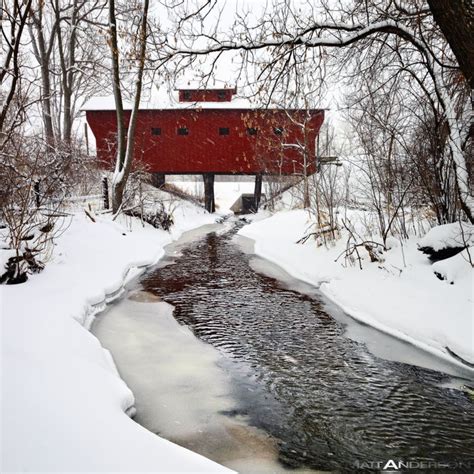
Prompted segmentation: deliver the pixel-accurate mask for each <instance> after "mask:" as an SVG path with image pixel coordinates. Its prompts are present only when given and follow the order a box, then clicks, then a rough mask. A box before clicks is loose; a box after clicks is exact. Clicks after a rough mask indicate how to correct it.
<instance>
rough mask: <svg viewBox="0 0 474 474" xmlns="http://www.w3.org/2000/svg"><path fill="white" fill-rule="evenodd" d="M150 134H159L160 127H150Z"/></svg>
mask: <svg viewBox="0 0 474 474" xmlns="http://www.w3.org/2000/svg"><path fill="white" fill-rule="evenodd" d="M151 134H152V135H161V128H159V127H152V129H151Z"/></svg>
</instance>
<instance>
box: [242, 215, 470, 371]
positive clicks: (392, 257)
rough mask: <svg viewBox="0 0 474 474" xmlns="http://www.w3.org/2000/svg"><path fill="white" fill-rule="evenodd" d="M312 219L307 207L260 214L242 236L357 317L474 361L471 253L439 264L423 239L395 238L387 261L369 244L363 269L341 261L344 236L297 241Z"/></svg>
mask: <svg viewBox="0 0 474 474" xmlns="http://www.w3.org/2000/svg"><path fill="white" fill-rule="evenodd" d="M349 214H350V215H349V216H348V217H350V219H351V221H352V222H355V221H356V220H357V218H358V217H359V218H360V217H362V216H361V213H360V212H357V211H353V212H352V213H351V212H350V211H349ZM257 217H258V215H257ZM264 217H267V216H264ZM312 222H314V219H312V218H310V216H309V214H308V213H307V212H306V211H303V210H290V211H281V212H277V213H276V214H274V215H273V216H271V217H269V218H264V219H263V220H259V219H258V218H257V219H255V220H254V222H253V223H252V224H250V225H247V226H245V227H243V228H242V229H241V230H240V234H241V235H244V236H246V237H249V238H251V239H254V240H255V252H256V254H258V255H259V256H261V257H264V258H266V259H268V260H270V261H272V262H274V263H276V264H278V265H280V266H281V267H283V268H284V269H285V270H286V271H287V272H288V273H290V274H291V275H292V276H294V277H296V278H299V279H301V280H304V281H306V282H308V283H311V284H314V285H318V286H320V289H321V290H322V292H323V293H324V294H325V295H327V296H328V297H329V298H330V299H331V300H333V301H334V302H335V303H337V304H338V305H339V306H341V307H342V309H343V310H344V311H345V312H346V313H347V314H349V315H350V316H352V317H354V318H355V319H357V320H359V321H362V322H364V323H367V324H369V325H371V326H373V327H375V328H377V329H380V330H382V331H384V332H387V333H390V334H392V335H394V336H396V337H398V338H400V339H403V340H405V341H407V342H410V343H412V344H414V345H416V346H419V347H421V348H422V349H425V350H427V351H429V352H431V353H433V354H435V355H437V356H439V357H441V358H444V359H446V360H450V361H451V362H453V363H454V364H460V362H458V361H457V360H456V359H454V358H453V357H452V355H450V354H449V351H448V350H447V349H446V348H447V347H448V348H449V349H450V350H451V351H453V352H454V353H456V354H458V355H459V356H461V357H462V358H463V359H465V360H467V361H469V362H472V363H474V322H473V318H474V315H473V273H474V271H473V269H472V267H471V265H470V264H469V263H468V261H467V260H466V259H465V258H463V257H466V255H463V254H458V255H456V256H454V257H452V258H450V259H449V260H443V261H441V262H437V263H436V264H432V263H431V262H430V261H429V260H428V258H427V256H426V255H424V254H422V253H421V252H420V251H418V250H417V244H418V240H419V239H417V238H414V237H413V238H411V239H409V240H408V241H403V242H401V241H398V240H396V239H393V238H392V239H391V240H390V246H391V249H390V250H388V251H387V252H385V253H384V254H383V258H384V262H383V263H379V262H375V263H371V262H370V259H369V255H368V253H367V251H365V250H364V249H363V248H362V249H361V256H362V258H363V269H362V270H360V269H359V268H358V266H357V265H356V266H350V265H346V266H343V263H344V260H343V259H340V260H339V261H338V262H335V259H336V258H337V257H338V256H339V255H340V254H341V252H343V250H344V249H345V245H346V238H344V235H343V237H342V238H341V239H340V240H338V241H336V243H335V244H334V245H333V246H329V247H325V246H319V247H318V246H317V245H316V242H315V241H314V239H309V240H308V241H307V243H306V244H304V245H302V244H297V243H296V242H297V241H298V240H299V239H300V238H301V237H303V236H304V235H306V234H307V233H308V232H310V231H311V230H314V229H313V227H312ZM471 254H474V253H473V252H472V249H471ZM434 270H438V271H439V270H441V273H444V274H446V275H447V277H448V278H447V280H444V281H442V280H440V279H438V278H437V277H436V276H435V274H434ZM451 283H452V284H451Z"/></svg>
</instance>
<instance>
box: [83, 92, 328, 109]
mask: <svg viewBox="0 0 474 474" xmlns="http://www.w3.org/2000/svg"><path fill="white" fill-rule="evenodd" d="M177 92H178V91H177V90H175V91H173V92H172V93H168V92H160V93H158V94H154V95H153V96H151V97H144V98H143V99H142V101H141V103H140V110H186V109H259V108H265V109H275V110H277V109H283V108H284V107H281V106H278V105H275V104H269V105H265V104H264V103H262V102H258V101H256V100H250V99H248V98H246V97H238V96H237V97H233V98H232V101H230V102H227V101H226V102H180V101H179V100H178V94H177ZM123 106H124V109H125V110H132V102H131V101H127V100H124V102H123ZM82 110H84V111H94V110H95V111H100V110H115V101H114V96H113V95H109V96H104V97H92V98H91V99H89V100H88V101H87V102H86V103H85V104H84V105H83V106H82ZM314 110H325V109H322V108H318V109H314Z"/></svg>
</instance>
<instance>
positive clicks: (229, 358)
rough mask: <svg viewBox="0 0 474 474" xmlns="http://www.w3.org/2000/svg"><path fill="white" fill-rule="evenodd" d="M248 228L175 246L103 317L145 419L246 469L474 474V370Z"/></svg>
mask: <svg viewBox="0 0 474 474" xmlns="http://www.w3.org/2000/svg"><path fill="white" fill-rule="evenodd" d="M240 225H241V224H236V223H235V221H233V222H227V223H225V224H220V225H214V226H206V228H203V229H200V230H199V231H195V232H191V233H188V234H187V235H185V236H184V237H183V238H182V239H180V241H178V242H177V243H175V244H172V245H170V246H168V248H167V254H166V257H165V258H164V259H163V260H162V261H160V262H159V264H158V265H156V266H155V267H153V268H151V269H149V271H148V272H147V273H145V274H144V275H143V276H142V277H141V278H140V280H139V281H135V282H133V283H132V284H131V285H130V286H129V288H128V292H127V294H126V295H125V297H124V298H122V299H121V300H120V301H118V302H116V303H115V304H113V305H111V306H110V307H109V308H108V309H107V310H106V311H105V312H104V313H102V314H101V315H99V316H98V318H97V319H96V321H95V323H94V325H93V328H92V331H93V333H94V334H95V335H96V336H97V337H98V339H99V340H100V341H101V343H102V344H103V346H104V347H106V348H108V349H109V350H110V351H111V353H112V355H113V357H114V360H115V362H116V364H117V367H118V370H119V372H120V374H121V376H122V377H123V379H124V380H125V381H126V383H127V384H128V385H129V387H130V388H131V389H132V391H133V392H134V394H135V397H136V407H137V415H136V417H135V420H136V421H137V422H138V423H140V424H142V425H143V426H145V427H146V428H147V429H149V430H151V431H153V432H154V433H157V434H158V435H160V436H162V437H164V438H167V439H169V440H171V441H173V442H175V443H177V444H180V445H182V446H184V447H186V448H189V449H191V450H193V451H195V452H198V453H200V454H203V455H204V456H206V457H208V458H210V459H213V460H215V461H217V462H219V463H221V464H223V465H225V466H228V467H230V468H233V469H235V470H238V471H239V472H242V473H259V472H287V471H288V472H294V473H303V472H328V471H329V472H333V471H338V472H357V471H369V470H373V471H377V470H379V469H380V465H378V466H379V469H377V467H376V466H377V464H376V463H385V462H387V461H388V460H395V462H398V461H402V462H406V461H412V462H416V463H421V464H420V465H419V466H418V467H420V466H421V467H423V466H425V467H426V466H429V468H426V469H421V470H419V471H418V472H444V471H446V472H472V471H473V467H474V411H473V403H472V400H471V399H470V398H469V395H468V394H467V393H466V392H464V391H462V390H459V386H460V385H463V384H467V385H470V386H472V385H473V384H474V382H473V381H472V379H473V372H472V371H468V370H467V369H466V371H463V370H462V369H459V368H456V367H455V366H454V365H453V366H452V365H450V364H448V363H447V362H443V361H439V360H436V359H435V358H434V357H432V356H430V355H428V354H426V353H424V352H422V351H421V350H418V349H416V348H415V347H412V346H410V345H409V344H406V343H404V342H401V341H398V340H396V339H394V338H392V337H390V336H388V335H385V334H382V333H380V332H378V331H376V330H374V329H372V328H370V327H368V326H365V325H362V324H360V323H357V322H356V321H354V320H353V319H351V318H350V317H348V316H347V315H345V314H344V313H343V312H342V311H341V310H339V309H338V308H337V307H335V306H334V305H332V304H330V303H329V302H327V301H326V300H325V298H324V297H323V296H322V294H321V293H320V292H319V290H318V289H317V288H314V287H311V286H309V285H306V284H304V283H302V282H300V281H298V280H295V279H294V278H292V277H290V276H289V275H287V274H286V273H285V272H284V271H282V270H281V269H280V268H279V267H277V266H275V265H272V264H270V263H269V262H266V261H264V260H262V259H260V258H257V257H255V256H254V255H253V254H252V242H251V241H249V240H248V239H245V238H243V237H240V236H237V235H236V232H237V231H238V229H239V226H240ZM469 379H470V381H469ZM423 463H424V464H423ZM436 463H438V464H436ZM448 463H450V464H448ZM443 466H444V467H443ZM448 468H450V469H451V470H450V469H448ZM436 469H439V470H438V471H437V470H436Z"/></svg>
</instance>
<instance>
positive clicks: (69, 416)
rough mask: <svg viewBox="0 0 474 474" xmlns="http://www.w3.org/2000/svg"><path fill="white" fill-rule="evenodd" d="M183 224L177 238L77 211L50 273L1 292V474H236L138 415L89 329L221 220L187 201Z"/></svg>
mask: <svg viewBox="0 0 474 474" xmlns="http://www.w3.org/2000/svg"><path fill="white" fill-rule="evenodd" d="M174 218H175V222H176V225H175V227H174V228H173V231H172V233H171V234H168V233H166V232H164V231H159V230H156V229H154V228H152V227H150V226H146V227H142V225H141V223H140V222H139V221H138V220H135V219H129V218H127V219H126V220H125V219H122V220H121V221H117V222H112V220H111V218H110V217H105V216H103V217H98V218H97V222H95V223H93V222H92V221H90V220H89V219H88V218H87V217H86V216H85V214H84V213H83V212H82V213H78V214H76V215H75V216H74V217H73V218H72V221H71V223H70V226H69V228H68V229H67V230H66V232H65V233H64V234H63V235H62V236H60V237H59V238H58V240H57V242H56V244H57V245H56V248H55V251H54V254H53V258H52V261H51V262H49V263H48V264H47V266H46V268H45V270H44V271H43V272H42V273H40V274H37V275H33V276H31V277H30V279H29V280H28V281H27V282H26V283H24V284H20V285H11V286H1V287H0V291H1V293H0V296H1V318H2V347H1V351H2V360H1V363H2V367H1V373H2V400H1V406H2V445H1V452H2V455H1V471H2V472H8V471H10V472H11V471H35V472H40V471H41V472H70V471H71V470H73V471H75V472H95V471H109V472H110V471H131V472H142V471H154V472H226V471H227V472H230V471H228V470H227V469H225V468H223V467H221V466H219V465H218V464H216V463H214V462H212V461H210V460H208V459H206V458H204V457H202V456H199V455H197V454H195V453H192V452H191V451H188V450H186V449H184V448H181V447H179V446H177V445H175V444H173V443H170V442H169V441H166V440H164V439H162V438H159V437H158V436H156V435H154V434H153V433H151V432H149V431H147V430H146V429H145V428H143V427H142V426H140V425H138V424H137V423H135V422H134V421H133V420H132V419H131V418H129V416H128V415H127V414H130V413H132V412H133V410H134V398H133V394H132V393H131V391H130V390H129V389H128V387H127V386H126V384H125V383H124V382H123V381H122V379H121V378H120V377H119V376H118V374H117V372H116V369H115V365H114V363H113V361H112V358H111V357H110V354H109V353H108V352H107V351H105V350H104V349H103V348H102V347H101V345H100V343H99V342H98V340H97V339H96V338H95V337H94V336H93V335H92V334H91V333H90V332H89V331H88V330H87V326H88V325H89V324H90V322H91V320H92V318H91V316H92V315H93V313H94V312H97V311H99V310H100V309H101V308H102V307H103V306H104V305H105V303H106V301H108V300H109V299H110V298H114V297H117V296H119V295H120V293H121V289H122V288H123V285H124V283H125V282H126V281H127V280H129V279H130V278H133V277H134V276H136V275H137V274H138V273H139V272H140V271H143V269H144V268H145V267H146V266H147V265H150V264H152V263H154V262H156V261H157V260H158V259H159V258H160V257H161V256H162V255H163V246H164V245H166V244H168V243H169V242H171V241H172V240H174V239H176V238H178V237H179V236H180V235H181V234H182V232H184V231H186V230H190V229H192V228H196V227H199V226H201V225H205V224H209V223H212V222H214V221H215V216H210V215H209V214H207V213H204V212H203V211H202V210H200V209H198V208H196V207H195V206H192V205H190V204H187V203H182V204H180V205H179V206H178V207H177V208H176V209H175V211H174Z"/></svg>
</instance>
